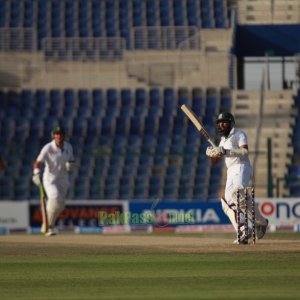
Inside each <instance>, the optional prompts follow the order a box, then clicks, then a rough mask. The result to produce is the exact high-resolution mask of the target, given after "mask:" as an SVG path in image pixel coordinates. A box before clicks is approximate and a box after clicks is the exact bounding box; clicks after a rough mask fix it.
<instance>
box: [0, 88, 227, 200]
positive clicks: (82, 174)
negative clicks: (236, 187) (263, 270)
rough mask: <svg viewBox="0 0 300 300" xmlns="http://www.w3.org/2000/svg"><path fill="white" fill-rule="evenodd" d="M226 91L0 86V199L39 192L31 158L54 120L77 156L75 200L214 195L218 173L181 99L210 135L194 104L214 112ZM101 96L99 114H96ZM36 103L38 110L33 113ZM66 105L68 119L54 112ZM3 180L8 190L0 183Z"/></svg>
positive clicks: (72, 193)
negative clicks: (0, 167)
mask: <svg viewBox="0 0 300 300" xmlns="http://www.w3.org/2000/svg"><path fill="white" fill-rule="evenodd" d="M225 96H226V97H229V98H230V91H229V90H228V89H225V88H223V89H220V90H217V89H214V88H209V89H206V90H202V89H201V88H194V89H187V88H180V89H172V88H165V89H158V88H154V89H149V90H146V89H135V90H130V89H121V90H117V89H108V90H102V89H96V90H84V89H79V90H73V89H66V90H49V91H47V90H36V91H35V90H22V91H0V115H1V121H0V143H1V145H2V147H3V151H1V153H2V155H3V156H4V157H5V158H6V159H7V166H8V167H7V169H6V170H5V173H4V176H3V177H4V178H5V179H3V178H1V181H0V184H1V185H2V186H1V192H0V199H7V198H11V199H20V200H21V199H32V198H33V199H34V198H36V197H38V191H37V189H35V188H34V186H33V184H32V182H31V176H32V163H33V161H34V160H35V158H36V156H37V154H38V152H39V151H40V149H41V147H42V146H43V145H44V144H45V143H47V142H49V140H50V138H51V135H50V133H51V130H52V129H53V127H54V126H55V125H56V124H57V122H61V124H62V125H63V126H64V127H65V128H66V131H67V139H68V140H69V141H70V142H71V144H72V145H73V147H74V152H75V156H76V160H77V169H76V170H75V171H74V173H73V174H72V187H73V188H72V189H71V191H70V195H69V196H70V197H72V198H74V199H82V198H88V199H90V198H91V199H96V198H97V199H99V198H106V199H114V198H116V197H118V198H121V199H133V198H140V197H143V198H145V199H149V198H153V197H166V198H169V199H171V198H172V197H173V198H174V199H177V198H184V199H193V198H197V197H200V196H201V198H205V199H206V198H213V197H215V196H216V195H215V193H216V190H209V189H208V186H209V185H208V182H210V180H213V182H214V183H215V184H219V180H220V176H221V172H215V171H214V168H212V166H211V165H210V163H209V162H208V161H207V159H206V157H205V148H206V146H207V143H206V141H205V140H204V138H203V137H202V136H201V135H199V133H198V132H197V130H196V129H195V128H194V126H193V125H192V123H191V122H189V121H188V119H187V118H186V116H185V115H184V114H183V112H182V111H181V110H180V105H181V104H183V103H186V104H188V105H190V106H191V107H192V108H193V109H194V110H195V112H196V113H197V115H198V116H199V118H201V119H202V121H203V122H204V123H205V125H206V126H207V129H208V130H209V131H210V133H211V134H215V128H214V118H215V116H213V115H212V116H211V119H207V117H206V116H204V114H203V115H202V114H201V113H202V111H201V109H199V108H200V107H201V105H203V106H204V107H205V109H206V108H207V109H208V110H209V111H211V112H212V111H214V112H215V113H218V112H219V110H220V103H221V101H220V100H221V99H222V97H225ZM70 99H72V101H71V100H70ZM100 99H101V100H100ZM153 99H155V101H154V100H153ZM215 99H217V100H216V101H215ZM207 101H212V102H213V103H214V105H216V107H215V110H211V104H208V102H207ZM100 102H101V107H102V109H103V113H101V114H99V115H98V116H95V115H94V113H93V111H94V110H97V104H99V103H100ZM200 103H201V105H200ZM37 107H44V110H41V111H40V114H37ZM67 107H71V108H72V109H73V110H74V115H73V116H72V117H70V118H69V119H67V118H63V117H62V115H60V114H58V112H59V111H62V110H63V111H64V110H65V109H66V108H67ZM113 107H117V108H118V112H119V113H118V114H115V115H114V114H112V113H111V110H112V108H113ZM124 107H127V109H128V110H127V109H124ZM197 108H198V110H197ZM81 110H84V111H86V113H84V114H82V112H81V113H80V111H81ZM42 111H43V113H41V112H42ZM150 111H152V112H154V111H155V112H156V113H153V114H149V112H150ZM81 114H82V115H81ZM59 116H60V117H59ZM63 121H65V123H63ZM206 122H207V123H206ZM203 174H206V175H205V176H204V175H203ZM7 181H9V183H8V186H12V187H13V188H12V189H5V188H3V187H4V186H5V185H6V183H7ZM7 190H8V191H7ZM116 195H117V196H116ZM142 195H143V196H142Z"/></svg>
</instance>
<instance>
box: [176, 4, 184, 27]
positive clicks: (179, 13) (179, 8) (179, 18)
mask: <svg viewBox="0 0 300 300" xmlns="http://www.w3.org/2000/svg"><path fill="white" fill-rule="evenodd" d="M183 11H184V8H183V1H182V0H174V1H173V13H174V14H173V19H174V25H175V26H184V25H185V24H184V23H185V19H184V16H183Z"/></svg>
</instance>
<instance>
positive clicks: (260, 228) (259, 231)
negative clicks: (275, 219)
mask: <svg viewBox="0 0 300 300" xmlns="http://www.w3.org/2000/svg"><path fill="white" fill-rule="evenodd" d="M266 221H267V224H266V225H256V237H257V239H258V240H260V239H262V238H263V237H264V236H265V234H266V232H267V228H268V225H269V220H268V219H266Z"/></svg>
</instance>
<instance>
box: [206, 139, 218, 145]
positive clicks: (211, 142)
mask: <svg viewBox="0 0 300 300" xmlns="http://www.w3.org/2000/svg"><path fill="white" fill-rule="evenodd" d="M207 141H208V142H209V143H210V144H211V145H212V146H213V147H217V146H216V144H215V143H214V142H213V141H212V140H211V139H208V140H207Z"/></svg>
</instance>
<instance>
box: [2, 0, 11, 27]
mask: <svg viewBox="0 0 300 300" xmlns="http://www.w3.org/2000/svg"><path fill="white" fill-rule="evenodd" d="M8 4H9V3H8V2H7V1H6V0H1V1H0V27H6V26H7V23H6V16H7V10H8Z"/></svg>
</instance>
